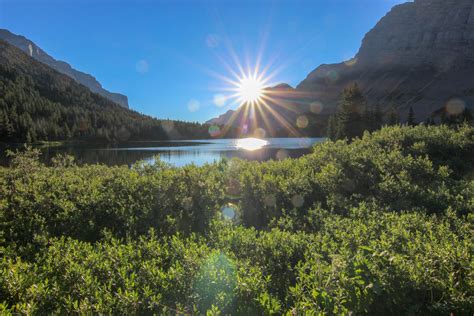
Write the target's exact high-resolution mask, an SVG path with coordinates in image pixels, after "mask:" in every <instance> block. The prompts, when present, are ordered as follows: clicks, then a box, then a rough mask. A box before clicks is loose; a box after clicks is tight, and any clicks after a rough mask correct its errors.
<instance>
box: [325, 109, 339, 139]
mask: <svg viewBox="0 0 474 316" xmlns="http://www.w3.org/2000/svg"><path fill="white" fill-rule="evenodd" d="M336 125H337V119H336V115H331V116H330V117H329V120H328V128H327V136H328V137H329V138H330V139H331V140H336V139H337V138H336V132H337V126H336Z"/></svg>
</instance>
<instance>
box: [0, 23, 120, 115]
mask: <svg viewBox="0 0 474 316" xmlns="http://www.w3.org/2000/svg"><path fill="white" fill-rule="evenodd" d="M0 39H3V40H4V41H6V42H8V43H9V44H11V45H13V46H15V47H17V48H19V49H21V50H22V51H23V52H25V53H26V54H27V55H29V56H30V57H32V58H34V59H36V60H38V61H40V62H42V63H44V64H46V65H48V66H49V67H51V68H53V69H55V70H57V71H59V72H60V73H62V74H65V75H67V76H68V77H70V78H72V79H74V80H75V81H77V82H79V83H81V84H83V85H84V86H86V87H87V88H89V89H90V90H91V91H92V92H94V93H98V94H100V95H101V96H103V97H105V98H107V99H109V100H111V101H113V102H115V103H117V104H119V105H121V106H123V107H125V108H129V104H128V98H127V96H125V95H123V94H120V93H114V92H110V91H108V90H106V89H104V88H103V87H102V84H101V83H100V82H99V81H98V80H97V79H96V78H95V77H93V76H92V75H90V74H87V73H84V72H82V71H79V70H76V69H74V68H73V67H72V66H71V65H69V64H68V63H67V62H65V61H61V60H56V59H55V58H53V57H52V56H50V55H49V54H48V53H46V52H45V51H44V50H43V49H41V48H40V47H39V46H38V45H36V44H35V43H34V42H33V41H31V40H30V39H28V38H26V37H25V36H23V35H17V34H14V33H12V32H10V31H9V30H7V29H0Z"/></svg>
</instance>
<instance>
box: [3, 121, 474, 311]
mask: <svg viewBox="0 0 474 316" xmlns="http://www.w3.org/2000/svg"><path fill="white" fill-rule="evenodd" d="M37 156H38V152H36V151H34V150H28V151H26V152H22V153H17V154H14V155H13V157H12V162H11V166H10V167H9V168H1V169H0V224H1V226H2V227H1V230H0V252H1V254H2V257H3V259H1V262H0V311H1V313H3V314H17V313H20V314H51V313H53V314H76V313H77V314H90V313H103V314H111V313H113V314H153V313H155V314H207V315H226V314H232V315H281V314H284V315H323V314H346V315H347V314H351V313H352V314H356V315H358V314H371V315H408V314H430V315H449V314H450V313H454V315H472V313H473V311H474V281H473V280H474V279H473V272H472V267H473V260H472V229H473V226H472V222H473V219H474V217H473V211H474V168H473V166H474V128H473V127H470V126H468V125H464V126H460V127H458V128H451V127H447V126H437V127H436V126H416V127H408V126H392V127H386V128H383V129H381V130H380V131H377V132H373V133H365V134H364V136H363V137H361V138H356V139H354V140H353V141H351V142H347V141H346V140H340V141H337V142H333V141H327V142H324V143H322V144H318V145H316V146H315V147H314V150H313V153H311V154H309V155H306V156H304V157H301V158H299V159H286V160H282V161H268V162H255V161H243V160H237V159H234V160H226V161H221V162H219V163H214V164H209V165H205V166H202V167H197V166H186V167H182V168H175V167H172V166H169V165H167V164H165V163H163V162H160V161H157V162H156V163H155V164H154V165H149V164H145V163H137V164H135V165H134V166H133V167H131V168H129V167H127V166H120V167H107V166H104V165H84V166H78V165H76V164H75V163H74V161H73V159H72V158H71V157H58V158H56V159H55V161H54V163H53V165H52V166H45V165H43V164H41V163H40V162H39V160H38V157H37ZM222 209H225V210H226V212H224V213H225V216H224V215H223V212H222V211H221V210H222ZM233 212H234V214H235V216H232V215H234V214H233Z"/></svg>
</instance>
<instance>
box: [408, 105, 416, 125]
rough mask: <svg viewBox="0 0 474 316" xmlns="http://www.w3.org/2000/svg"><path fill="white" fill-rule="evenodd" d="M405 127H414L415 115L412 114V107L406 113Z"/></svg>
mask: <svg viewBox="0 0 474 316" xmlns="http://www.w3.org/2000/svg"><path fill="white" fill-rule="evenodd" d="M407 125H409V126H415V125H416V122H415V113H414V112H413V107H412V106H410V110H409V111H408V118H407Z"/></svg>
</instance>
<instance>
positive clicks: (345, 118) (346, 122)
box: [335, 83, 366, 139]
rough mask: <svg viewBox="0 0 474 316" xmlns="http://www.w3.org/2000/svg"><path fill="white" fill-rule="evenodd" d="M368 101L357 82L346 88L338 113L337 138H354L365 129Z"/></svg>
mask: <svg viewBox="0 0 474 316" xmlns="http://www.w3.org/2000/svg"><path fill="white" fill-rule="evenodd" d="M365 111H366V101H365V98H364V96H363V94H362V92H361V91H360V89H359V86H358V85H357V83H354V84H353V85H351V86H349V87H347V88H346V89H344V92H343V93H342V100H341V103H340V105H339V110H338V112H337V114H336V133H335V138H336V139H342V138H346V137H347V138H349V139H350V138H353V137H356V136H360V135H362V133H363V131H364V130H365V124H364V113H365Z"/></svg>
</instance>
